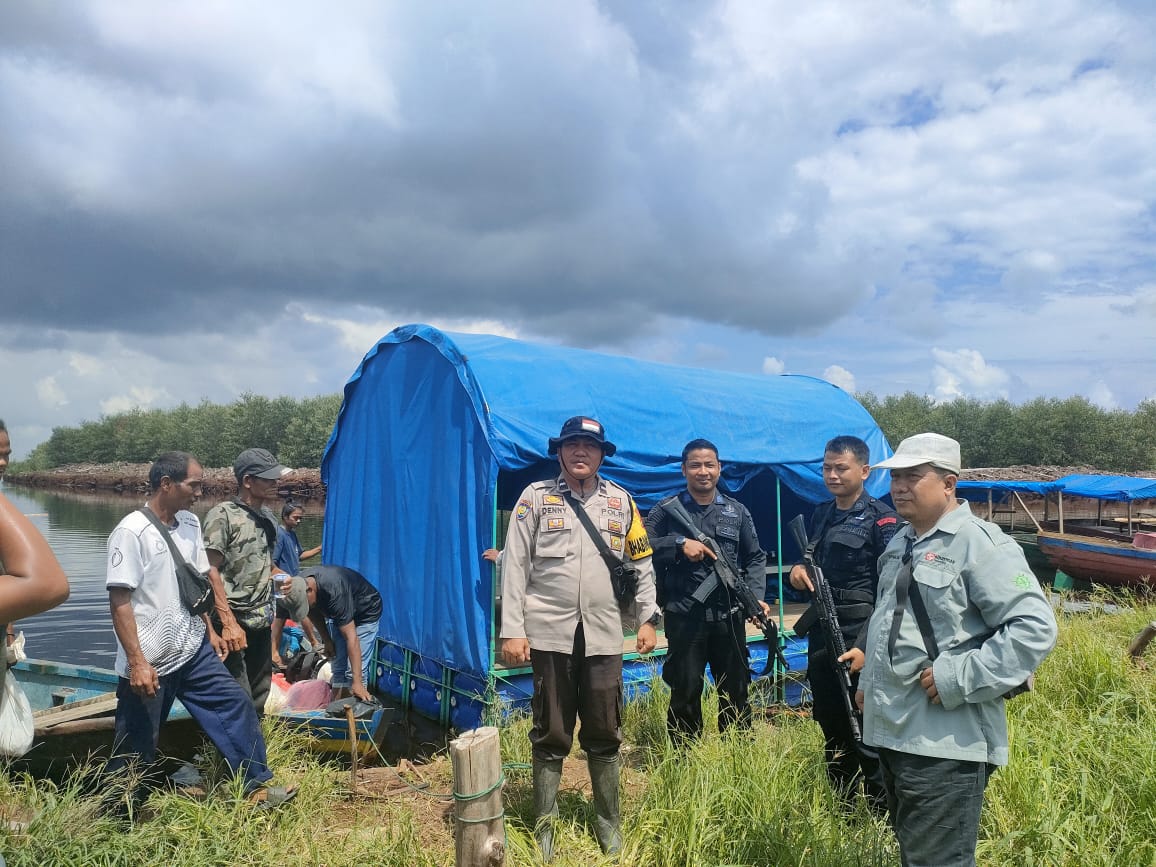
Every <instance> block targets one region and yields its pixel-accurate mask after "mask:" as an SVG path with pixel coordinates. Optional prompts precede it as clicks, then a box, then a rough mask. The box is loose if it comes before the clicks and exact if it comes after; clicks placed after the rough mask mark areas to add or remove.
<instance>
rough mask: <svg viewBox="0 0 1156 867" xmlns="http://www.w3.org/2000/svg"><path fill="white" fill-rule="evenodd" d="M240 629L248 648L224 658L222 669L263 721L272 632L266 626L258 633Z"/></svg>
mask: <svg viewBox="0 0 1156 867" xmlns="http://www.w3.org/2000/svg"><path fill="white" fill-rule="evenodd" d="M238 625H239V624H238ZM218 628H219V627H218ZM241 628H242V629H244V630H245V640H246V641H247V642H248V644H247V646H246V647H245V649H244V650H237V651H234V652H232V653H230V654H229V655H228V656H226V657H225V668H227V669H228V670H229V674H231V675H233V678H234V679H235V680H236V681H237V684H238V685H239V686H240V687H241V689H243V690H245V695H247V696H249V699H250V700H251V701H252V702H253V710H255V711H257V716H258V717H263V716H264V715H265V701H266V699H268V698H269V681H270V680H271V678H272V677H273V631H272V629H271V628H270V627H268V626H265V627H262V628H261V629H250V628H249V627H247V626H241Z"/></svg>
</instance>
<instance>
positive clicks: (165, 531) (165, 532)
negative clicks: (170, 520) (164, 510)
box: [137, 506, 189, 567]
mask: <svg viewBox="0 0 1156 867" xmlns="http://www.w3.org/2000/svg"><path fill="white" fill-rule="evenodd" d="M137 511H138V512H140V513H141V514H142V515H144V516H145V517H146V518H148V519H149V520H150V521H151V522H152V525H153V526H154V527H156V528H157V529H158V530H160V531H161V535H162V536H164V537H165V541H166V542H168V543H169V551H170V552H171V553H172V555H173V566H174V567H176V566H177V564H178V563H184V564H185V565H189V561H188V560H186V559H185V555H184V554H182V553H181V552H180V550H179V549H178V548H177V545H176V543H175V542H174V541H173V534H172V532H170V530H169V528H168V527H166V526H165V525H164V524H162V523H161V519H160V518H158V517H157V516H156V515H155V514H153V510H152V509H150V508H149V507H148V506H142V507H141V508H139V509H137Z"/></svg>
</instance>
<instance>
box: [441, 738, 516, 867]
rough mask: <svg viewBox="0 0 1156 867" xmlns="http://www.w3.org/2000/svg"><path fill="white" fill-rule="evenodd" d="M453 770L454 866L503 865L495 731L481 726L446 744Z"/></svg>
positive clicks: (499, 762) (499, 761) (502, 817)
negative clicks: (448, 746) (448, 748)
mask: <svg viewBox="0 0 1156 867" xmlns="http://www.w3.org/2000/svg"><path fill="white" fill-rule="evenodd" d="M450 760H451V761H452V763H453V768H454V806H455V817H456V821H455V822H454V855H455V858H454V864H456V865H457V867H501V865H503V864H505V863H506V842H505V841H506V828H505V813H504V811H503V809H502V784H503V779H502V754H501V744H500V741H499V739H498V730H497V728H495V727H494V726H485V727H483V728H479V729H472V730H471V731H468V732H465V733H463V734H462V735H461V736H460V737H457V738H454V739H453V740H452V741H450Z"/></svg>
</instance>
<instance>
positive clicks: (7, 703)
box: [0, 672, 36, 759]
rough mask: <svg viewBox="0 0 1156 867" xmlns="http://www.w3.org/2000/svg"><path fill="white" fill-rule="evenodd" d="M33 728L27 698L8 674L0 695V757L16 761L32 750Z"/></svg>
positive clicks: (14, 679)
mask: <svg viewBox="0 0 1156 867" xmlns="http://www.w3.org/2000/svg"><path fill="white" fill-rule="evenodd" d="M35 727H36V724H35V723H34V722H33V720H32V705H30V704H29V703H28V696H26V695H25V694H24V690H22V689H21V688H20V684H18V683H17V682H16V678H15V677H13V676H12V672H8V674H7V676H6V677H5V678H4V692H3V693H0V755H5V756H8V757H9V758H13V759H16V758H19V757H20V756H22V755H24V754H25V753H26V752H28V751H29V750H30V749H32V734H33V731H34V730H35Z"/></svg>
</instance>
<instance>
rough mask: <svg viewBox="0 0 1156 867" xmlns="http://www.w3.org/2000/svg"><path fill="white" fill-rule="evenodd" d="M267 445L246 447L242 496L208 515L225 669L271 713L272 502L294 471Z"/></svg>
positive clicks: (238, 468)
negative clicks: (284, 478) (267, 704)
mask: <svg viewBox="0 0 1156 867" xmlns="http://www.w3.org/2000/svg"><path fill="white" fill-rule="evenodd" d="M289 472H290V470H288V469H287V468H286V467H283V466H282V465H281V464H280V463H279V462H278V461H277V459H276V458H275V457H273V455H271V454H270V453H269V452H267V451H266V450H265V449H245V451H243V452H241V454H240V455H238V456H237V460H236V461H234V462H233V474H234V475H235V476H236V477H237V496H236V497H235V498H234V499H232V500H229V501H226V502H223V503H218V504H217V505H215V506H213V508H212V509H210V510H209V513H208V514H207V515H206V516H205V524H204V530H203V534H204V538H205V550H206V552H207V553H208V556H209V566H210V569H209V581H210V583H211V584H212V585H213V595H214V597H215V606H216V614H215V616H214V618H213V624H212V625H213V628H215V629H217V630H219V631H220V634H221V638H222V639H224V641H225V645H226V647H227V649H228V651H229V655H228V656H226V657H225V667H226V668H227V669H228V670H229V673H230V674H232V675H233V677H234V678H236V680H237V683H239V684H240V685H241V688H242V689H244V690H245V692H247V693H248V694H249V697H250V698H252V700H253V706H254V707H255V708H256V710H257V714H258V715H261V714H263V713H264V712H265V700H266V699H267V698H268V697H269V681H270V678H271V677H272V675H273V639H272V632H271V631H270V626H271V624H272V622H273V581H272V574H271V573H272V566H273V546H274V544H275V543H276V541H277V521H276V518H275V517H274V516H273V513H272V512H271V511H269V508H268V506H267V505H266V504H267V503H269V502H270V501H272V500H274V499H275V498H276V497H277V482H278V481H279V480H280V479H281V477H282V476H284V475H286V474H287V473H289Z"/></svg>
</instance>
